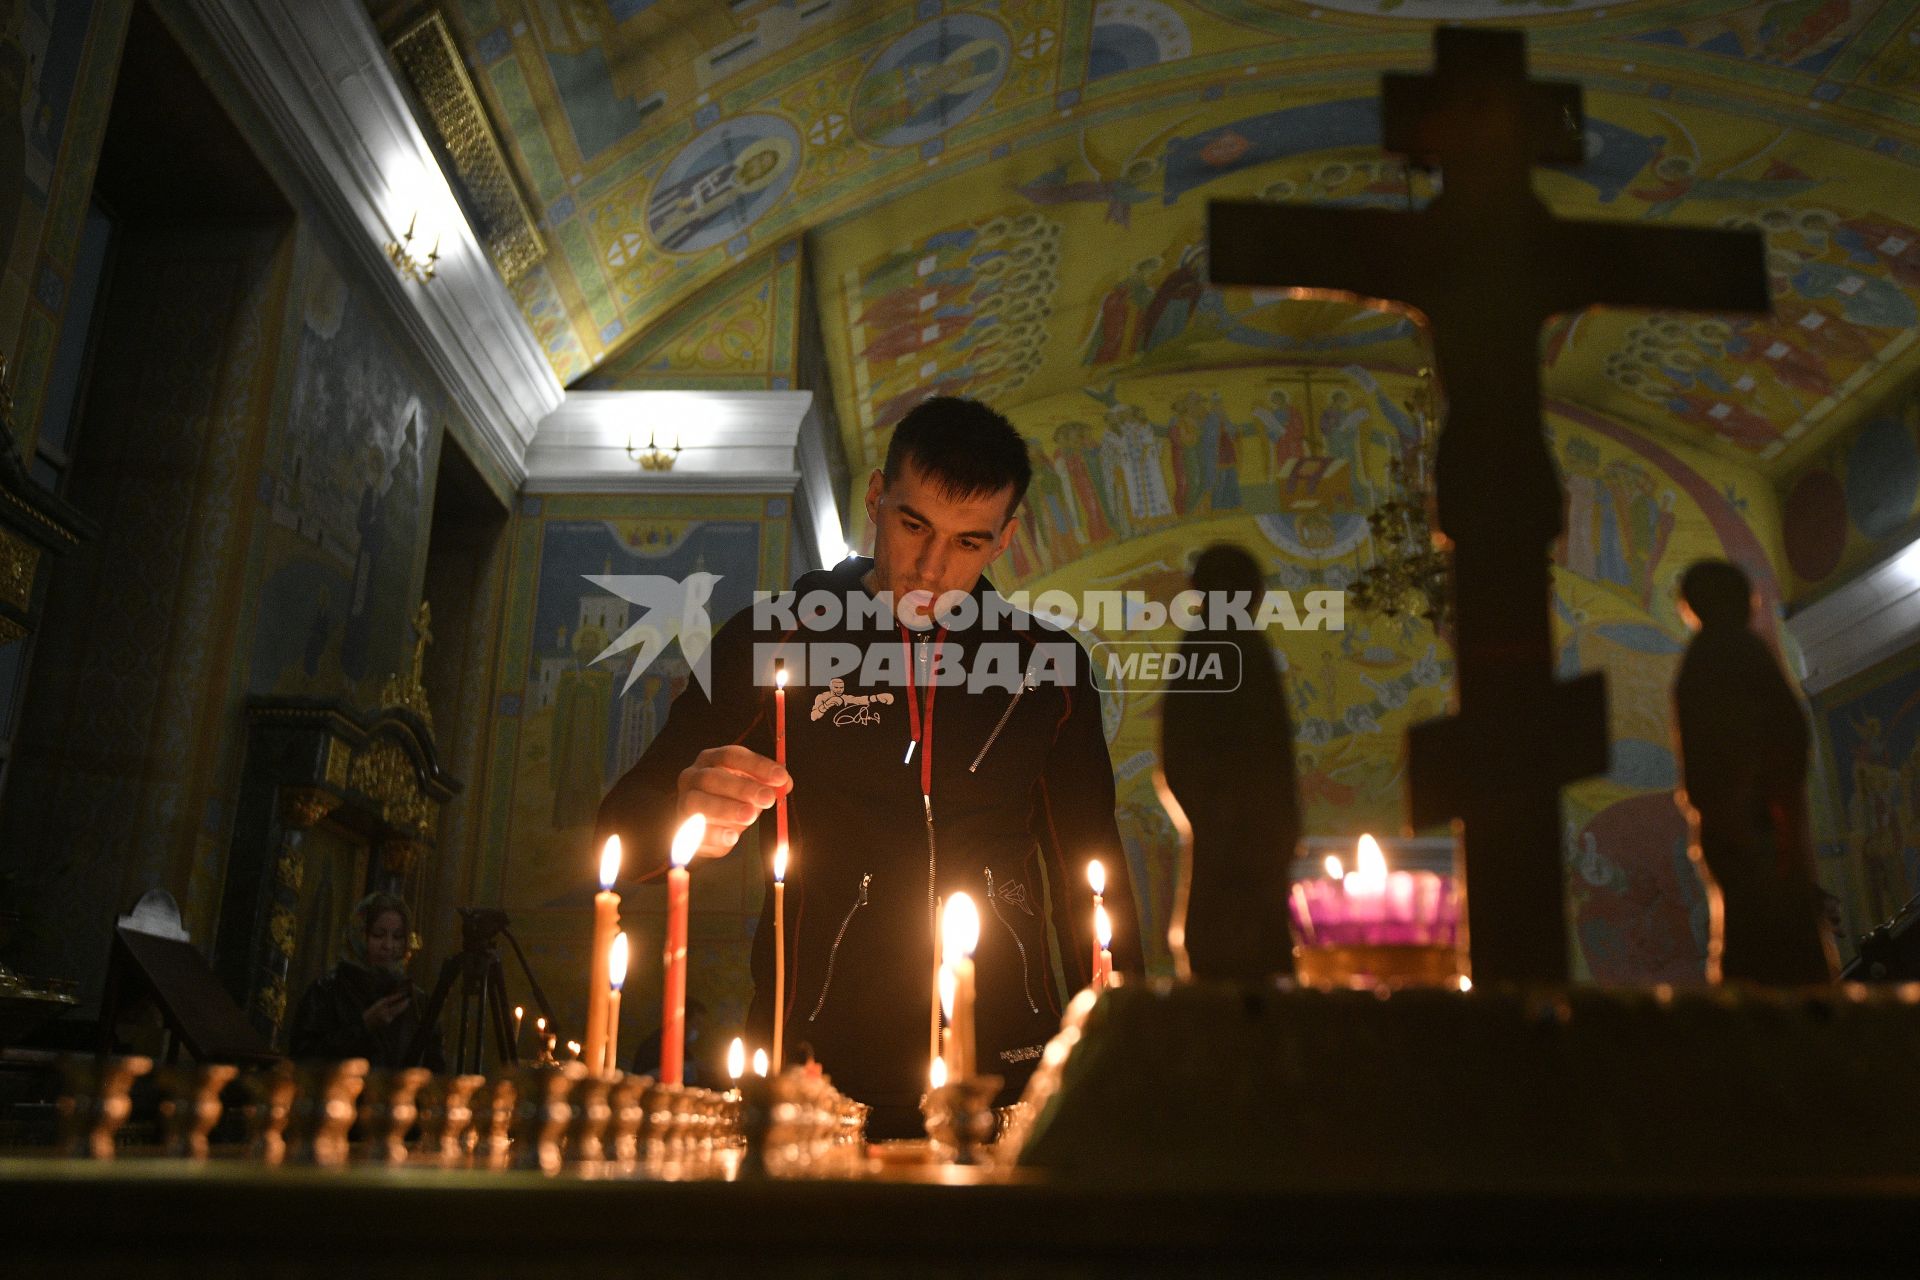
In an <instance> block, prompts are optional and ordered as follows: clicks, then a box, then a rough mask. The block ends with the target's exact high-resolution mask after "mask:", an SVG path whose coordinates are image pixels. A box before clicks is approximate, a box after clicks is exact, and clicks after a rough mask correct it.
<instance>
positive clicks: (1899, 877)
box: [1814, 650, 1920, 927]
mask: <svg viewBox="0 0 1920 1280" xmlns="http://www.w3.org/2000/svg"><path fill="white" fill-rule="evenodd" d="M1814 707H1815V713H1816V722H1817V724H1818V727H1819V729H1820V730H1821V732H1822V735H1823V736H1824V737H1825V738H1826V740H1827V744H1828V746H1829V748H1830V752H1831V756H1830V764H1831V779H1832V785H1833V790H1834V803H1835V806H1836V810H1835V811H1836V812H1837V814H1838V817H1839V821H1838V823H1837V824H1836V825H1837V828H1838V839H1837V844H1838V846H1839V848H1838V850H1837V851H1836V852H1838V853H1839V854H1840V856H1842V857H1844V858H1845V859H1846V862H1847V864H1848V869H1849V871H1850V872H1851V877H1850V879H1851V884H1852V888H1853V892H1854V895H1855V897H1854V901H1852V902H1849V903H1847V904H1846V905H1847V907H1848V908H1849V915H1850V916H1851V918H1852V919H1854V920H1855V921H1858V922H1860V925H1861V927H1869V926H1871V925H1874V924H1879V923H1882V922H1884V921H1887V920H1891V919H1892V918H1893V917H1894V916H1895V915H1896V914H1898V913H1899V911H1900V908H1901V907H1903V906H1905V905H1906V904H1907V901H1908V899H1910V898H1912V897H1913V896H1914V895H1915V894H1916V893H1920V651H1914V650H1909V651H1908V652H1906V653H1904V654H1901V655H1899V656H1897V657H1895V658H1891V659H1889V660H1887V661H1886V662H1883V663H1880V664H1879V665H1878V666H1875V667H1873V668H1870V669H1869V670H1867V671H1863V672H1861V673H1860V674H1859V675H1857V676H1854V677H1853V678H1851V679H1849V680H1846V681H1843V682H1842V683H1840V684H1838V685H1835V686H1834V687H1833V688H1831V689H1826V690H1822V691H1821V693H1820V694H1819V696H1818V697H1816V698H1815V699H1814Z"/></svg>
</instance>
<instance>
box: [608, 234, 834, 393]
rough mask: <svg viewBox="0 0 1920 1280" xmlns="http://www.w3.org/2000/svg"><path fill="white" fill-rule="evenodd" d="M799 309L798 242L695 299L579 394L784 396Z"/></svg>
mask: <svg viewBox="0 0 1920 1280" xmlns="http://www.w3.org/2000/svg"><path fill="white" fill-rule="evenodd" d="M800 306H801V291H800V242H799V241H798V240H788V241H785V242H783V243H781V244H779V245H777V246H775V247H774V248H773V249H772V250H771V251H769V252H766V253H762V254H760V255H758V256H757V257H755V258H753V259H752V260H750V261H748V262H745V263H742V264H741V265H740V266H739V267H738V268H736V269H735V270H733V271H730V272H728V273H727V274H726V275H724V276H721V277H720V278H719V279H717V280H715V281H714V282H713V284H712V285H710V286H709V287H708V288H706V289H703V290H701V291H700V292H699V293H697V294H695V295H694V296H693V297H691V298H689V299H688V300H687V301H686V303H685V304H683V305H682V306H680V307H679V308H677V309H676V310H675V311H674V313H673V314H672V315H671V316H668V317H667V318H666V319H665V320H663V321H662V322H661V323H659V324H656V325H653V326H651V327H649V328H648V329H647V331H646V332H645V333H644V334H642V335H641V336H640V338H639V339H638V340H637V341H635V342H632V343H630V344H628V345H627V346H625V347H623V348H621V350H620V352H619V354H617V355H615V356H613V357H612V358H610V359H608V360H607V361H606V362H605V363H603V364H601V365H600V366H599V367H598V368H596V369H595V370H593V372H592V373H590V374H588V375H587V376H586V377H584V378H582V379H580V381H579V382H577V383H575V384H574V389H576V390H581V391H616V390H625V391H633V390H644V389H647V388H661V389H668V390H702V391H745V390H757V391H786V390H788V389H790V388H791V387H792V386H793V380H794V371H795V368H796V365H797V362H798V357H799V352H798V335H799V327H800Z"/></svg>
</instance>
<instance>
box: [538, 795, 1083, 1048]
mask: <svg viewBox="0 0 1920 1280" xmlns="http://www.w3.org/2000/svg"><path fill="white" fill-rule="evenodd" d="M782 807H784V805H783V806H782ZM705 834H706V819H705V818H704V817H702V816H701V815H699V814H695V815H694V816H693V817H691V818H688V819H687V820H686V821H685V822H683V823H682V824H681V826H680V829H679V830H678V831H677V832H676V833H675V835H674V838H673V851H672V854H671V862H672V868H671V869H670V870H669V871H668V873H667V946H666V954H665V957H664V961H665V970H664V973H665V981H664V983H663V992H662V999H663V1008H662V1010H661V1026H662V1034H661V1046H660V1079H661V1081H662V1082H663V1083H666V1084H680V1083H682V1079H683V1076H684V1071H685V1056H684V1055H685V1048H686V1034H685V1033H686V992H687V983H686V959H687V911H688V903H689V898H690V896H691V895H690V892H689V889H690V882H691V876H690V874H689V871H688V866H689V864H690V863H691V862H692V861H693V853H694V850H696V849H698V848H699V847H700V842H701V840H702V839H703V838H704V837H705ZM788 860H789V854H788V849H787V847H786V845H785V844H784V843H783V844H782V845H781V846H780V847H779V848H778V849H776V850H775V852H774V856H773V892H774V908H773V928H774V957H775V960H774V1007H775V1008H776V1009H781V1008H784V1007H785V1004H786V991H785V987H786V938H785V933H786V887H787V885H786V877H787V866H788ZM619 875H620V837H619V836H609V837H608V838H607V842H606V845H605V846H604V847H603V849H602V851H601V855H600V883H601V886H602V887H601V890H600V892H599V893H597V894H595V895H594V942H593V952H592V954H593V961H592V972H591V975H590V977H589V979H588V984H589V985H588V1004H587V1038H586V1042H585V1044H584V1046H582V1047H581V1048H580V1049H579V1050H578V1056H579V1057H581V1058H582V1059H583V1060H584V1061H585V1062H586V1063H587V1064H588V1066H589V1067H590V1068H592V1069H593V1070H594V1071H595V1072H600V1073H604V1072H608V1071H613V1070H616V1069H617V1068H618V1066H619V1037H620V997H621V990H622V988H623V987H624V986H625V984H626V977H627V954H628V943H627V935H626V934H625V933H623V932H621V931H620V895H619V894H618V893H616V892H615V891H614V889H613V885H614V884H615V883H616V882H617V881H618V879H619ZM1087 882H1088V884H1089V886H1090V887H1091V888H1092V889H1093V901H1094V907H1093V917H1094V946H1093V983H1092V985H1093V988H1094V990H1096V991H1099V990H1104V989H1105V988H1106V986H1107V983H1108V982H1109V980H1110V979H1111V977H1112V974H1113V949H1112V947H1113V925H1112V922H1111V920H1110V919H1109V918H1108V915H1107V908H1106V904H1105V900H1104V898H1105V893H1106V869H1105V868H1104V867H1103V866H1102V865H1101V863H1100V862H1099V860H1097V859H1096V860H1094V861H1093V862H1091V863H1089V864H1088V866H1087ZM943 921H944V922H943V924H942V928H941V939H942V944H941V959H940V964H939V967H938V970H937V973H936V977H935V990H936V991H937V992H938V993H939V1001H940V1008H941V1012H942V1013H943V1014H944V1015H945V1023H946V1027H947V1035H946V1043H947V1045H948V1046H949V1048H950V1052H949V1050H943V1049H942V1048H941V1047H940V1041H939V1039H938V1038H936V1041H935V1053H934V1056H935V1057H936V1058H946V1059H948V1060H947V1062H946V1068H947V1070H948V1071H949V1072H951V1071H953V1070H955V1069H956V1068H958V1067H960V1066H964V1067H965V1068H966V1073H967V1074H968V1075H970V1074H971V1073H972V1065H973V1051H972V1049H973V1033H972V1025H973V952H974V948H975V947H976V946H978V945H979V940H980V913H979V909H978V908H977V907H975V906H974V904H973V900H972V899H971V898H970V897H968V896H967V895H966V894H964V893H956V894H954V895H953V896H952V897H951V898H949V899H947V900H946V905H945V910H944V916H943ZM514 1012H515V1017H516V1024H515V1034H516V1036H517V1035H518V1031H519V1027H518V1017H519V1015H520V1010H518V1009H516V1010H515V1011H514ZM781 1021H782V1020H781V1019H780V1018H778V1017H776V1018H775V1019H774V1027H773V1054H772V1058H771V1065H772V1069H773V1070H774V1071H775V1072H778V1071H779V1070H781V1068H782V1066H783V1063H784V1060H783V1053H782V1049H783V1046H782V1035H781V1032H782V1028H781V1026H780V1023H781ZM541 1022H542V1023H543V1024H544V1022H545V1020H544V1019H542V1020H541ZM936 1028H937V1024H936ZM541 1032H542V1034H545V1029H544V1025H543V1026H542V1028H541ZM937 1036H938V1032H937V1030H936V1037H937ZM569 1045H570V1046H571V1045H572V1042H571V1041H570V1042H569ZM765 1052H766V1051H765V1050H757V1051H756V1055H762V1054H765ZM734 1074H735V1075H736V1076H737V1075H738V1074H739V1073H738V1072H735V1073H734ZM761 1074H764V1072H762V1073H761Z"/></svg>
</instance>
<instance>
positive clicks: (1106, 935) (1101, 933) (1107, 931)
mask: <svg viewBox="0 0 1920 1280" xmlns="http://www.w3.org/2000/svg"><path fill="white" fill-rule="evenodd" d="M1093 936H1094V937H1096V938H1098V939H1099V940H1100V949H1101V950H1102V951H1105V950H1106V949H1107V948H1108V947H1110V946H1112V945H1113V921H1112V920H1111V919H1109V918H1108V916H1107V909H1106V908H1105V907H1095V908H1094V909H1093Z"/></svg>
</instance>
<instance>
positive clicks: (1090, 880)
mask: <svg viewBox="0 0 1920 1280" xmlns="http://www.w3.org/2000/svg"><path fill="white" fill-rule="evenodd" d="M1087 887H1088V888H1090V889H1092V890H1093V918H1094V939H1093V976H1094V981H1093V989H1094V990H1095V991H1098V990H1100V988H1101V986H1102V985H1103V984H1102V983H1101V981H1100V948H1101V943H1100V937H1099V934H1100V926H1099V920H1100V912H1101V909H1102V907H1103V906H1104V905H1105V902H1106V899H1105V897H1104V895H1105V894H1106V892H1107V869H1106V868H1105V867H1103V866H1101V865H1100V859H1098V858H1095V859H1094V860H1093V861H1092V862H1089V863H1088V864H1087ZM1108 959H1109V960H1111V959H1112V956H1108Z"/></svg>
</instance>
